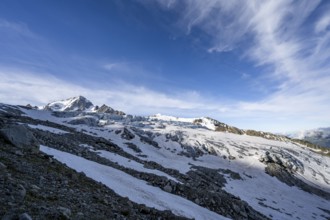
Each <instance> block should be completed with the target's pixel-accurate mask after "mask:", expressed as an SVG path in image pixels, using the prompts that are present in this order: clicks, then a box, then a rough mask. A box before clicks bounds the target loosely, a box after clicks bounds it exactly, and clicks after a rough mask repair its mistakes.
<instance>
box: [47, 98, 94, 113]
mask: <svg viewBox="0 0 330 220" xmlns="http://www.w3.org/2000/svg"><path fill="white" fill-rule="evenodd" d="M93 107H94V105H93V103H92V102H91V101H89V100H88V99H86V98H85V97H83V96H76V97H72V98H68V99H64V100H60V101H54V102H51V103H48V104H47V105H46V106H45V107H44V110H51V111H85V110H88V109H91V108H93Z"/></svg>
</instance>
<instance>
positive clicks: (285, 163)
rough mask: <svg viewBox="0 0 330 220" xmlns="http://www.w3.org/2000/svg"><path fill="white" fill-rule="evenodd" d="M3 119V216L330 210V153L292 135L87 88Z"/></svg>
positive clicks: (251, 215) (316, 214) (320, 214)
mask: <svg viewBox="0 0 330 220" xmlns="http://www.w3.org/2000/svg"><path fill="white" fill-rule="evenodd" d="M54 103H57V104H54ZM59 103H60V104H59ZM47 106H48V107H47ZM100 109H101V110H100ZM0 119H1V120H0V145H1V148H0V149H1V151H0V169H1V175H0V184H1V187H0V193H1V196H0V203H1V207H0V216H1V217H3V219H185V218H188V219H192V218H194V219H226V218H229V219H306V218H307V219H329V218H330V209H329V207H330V171H329V170H330V169H329V167H330V159H329V157H327V156H326V155H325V153H326V152H316V150H315V149H311V148H309V147H308V146H307V145H306V144H304V143H297V142H296V141H293V140H291V139H289V138H285V137H283V136H277V135H273V134H269V133H264V132H256V131H245V130H241V129H238V128H235V127H231V126H228V125H226V124H223V123H221V122H218V121H216V120H213V119H210V118H197V119H182V118H176V117H170V116H162V115H154V116H151V117H139V116H131V115H126V114H124V113H122V112H120V111H116V110H113V109H112V108H111V107H108V106H102V107H101V108H96V107H95V106H94V105H93V104H92V103H91V102H90V101H89V100H87V99H86V98H84V97H75V98H70V99H67V100H64V101H60V102H53V103H51V104H48V105H46V107H45V108H44V109H43V110H37V109H34V108H31V107H23V106H10V105H5V104H1V105H0Z"/></svg>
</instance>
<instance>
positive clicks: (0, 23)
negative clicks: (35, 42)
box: [0, 18, 38, 38]
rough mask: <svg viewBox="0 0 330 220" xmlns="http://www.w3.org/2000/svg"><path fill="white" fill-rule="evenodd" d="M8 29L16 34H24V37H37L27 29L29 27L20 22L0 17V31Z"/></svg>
mask: <svg viewBox="0 0 330 220" xmlns="http://www.w3.org/2000/svg"><path fill="white" fill-rule="evenodd" d="M1 30H2V31H10V32H15V33H16V34H20V35H24V36H26V37H32V38H37V37H38V36H37V35H36V34H35V33H34V32H33V31H31V30H30V29H29V27H28V26H27V25H26V24H25V23H22V22H13V21H8V20H6V19H1V18H0V31H1Z"/></svg>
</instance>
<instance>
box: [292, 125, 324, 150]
mask: <svg viewBox="0 0 330 220" xmlns="http://www.w3.org/2000/svg"><path fill="white" fill-rule="evenodd" d="M288 136H289V137H291V138H296V139H301V140H306V141H309V142H311V143H313V144H317V145H319V146H322V147H328V148H330V127H329V128H317V129H313V130H305V131H299V132H295V133H291V134H289V135H288Z"/></svg>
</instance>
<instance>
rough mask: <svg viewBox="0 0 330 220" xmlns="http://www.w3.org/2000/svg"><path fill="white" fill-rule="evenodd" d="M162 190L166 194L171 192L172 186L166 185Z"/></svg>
mask: <svg viewBox="0 0 330 220" xmlns="http://www.w3.org/2000/svg"><path fill="white" fill-rule="evenodd" d="M164 190H165V191H166V192H169V193H170V192H172V190H173V189H172V186H171V185H170V184H167V185H166V186H165V187H164Z"/></svg>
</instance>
